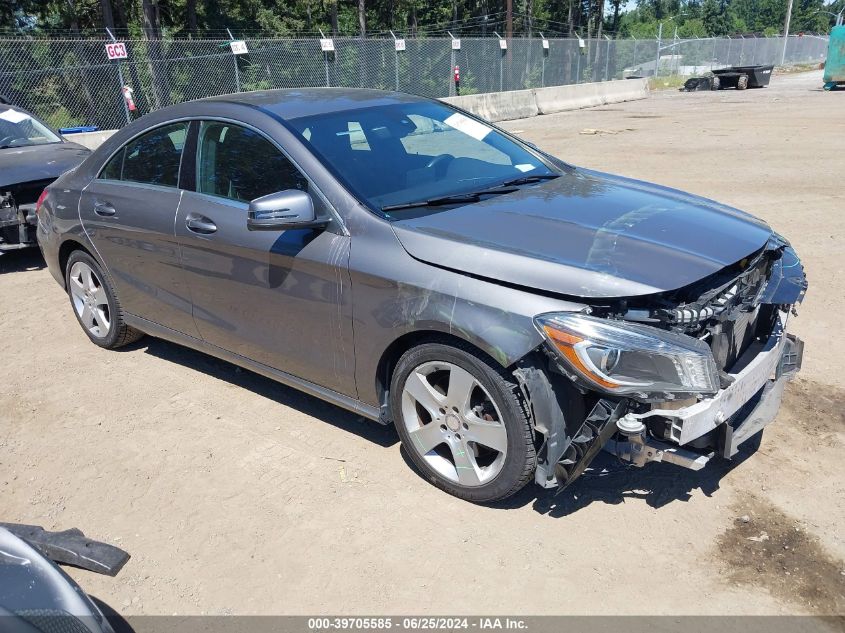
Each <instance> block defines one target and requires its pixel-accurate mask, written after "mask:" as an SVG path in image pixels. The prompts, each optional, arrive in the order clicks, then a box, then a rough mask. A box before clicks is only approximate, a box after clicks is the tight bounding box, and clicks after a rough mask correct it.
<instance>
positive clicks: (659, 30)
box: [654, 22, 663, 79]
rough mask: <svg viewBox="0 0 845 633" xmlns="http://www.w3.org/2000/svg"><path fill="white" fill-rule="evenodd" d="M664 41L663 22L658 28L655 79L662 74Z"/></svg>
mask: <svg viewBox="0 0 845 633" xmlns="http://www.w3.org/2000/svg"><path fill="white" fill-rule="evenodd" d="M662 39H663V22H660V24H659V25H658V27H657V58H656V59H655V60H654V77H655V79H656V78H657V75H658V74H659V73H660V43H661V40H662Z"/></svg>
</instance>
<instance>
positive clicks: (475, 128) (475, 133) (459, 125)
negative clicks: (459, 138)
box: [443, 112, 490, 141]
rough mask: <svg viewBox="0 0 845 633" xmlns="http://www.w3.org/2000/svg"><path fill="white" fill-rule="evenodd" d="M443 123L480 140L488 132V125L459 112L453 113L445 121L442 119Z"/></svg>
mask: <svg viewBox="0 0 845 633" xmlns="http://www.w3.org/2000/svg"><path fill="white" fill-rule="evenodd" d="M443 123H445V124H446V125H448V126H449V127H453V128H455V129H456V130H458V131H459V132H463V133H464V134H466V135H467V136H471V137H472V138H474V139H477V140H479V141H480V140H482V139H483V138H484V137H485V136H487V135H488V134H490V128H489V127H487V126H486V125H484V124H483V123H479V122H478V121H473V120H472V119H470V118H469V117H467V116H464V115H463V114H461V113H460V112H455V114H453V115H452V116H450V117H449V118H447V119H446V120H445V121H443Z"/></svg>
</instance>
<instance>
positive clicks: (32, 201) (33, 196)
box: [0, 179, 52, 253]
mask: <svg viewBox="0 0 845 633" xmlns="http://www.w3.org/2000/svg"><path fill="white" fill-rule="evenodd" d="M51 182H52V179H49V180H37V181H33V182H25V183H20V184H18V185H14V186H12V187H4V188H3V189H2V190H0V253H2V252H3V251H12V250H19V249H22V248H29V247H31V246H37V241H36V237H35V228H36V225H37V219H36V216H35V207H36V204H37V202H38V196H39V195H41V192H42V191H43V190H44V188H45V187H46V186H47V185H49V184H50V183H51Z"/></svg>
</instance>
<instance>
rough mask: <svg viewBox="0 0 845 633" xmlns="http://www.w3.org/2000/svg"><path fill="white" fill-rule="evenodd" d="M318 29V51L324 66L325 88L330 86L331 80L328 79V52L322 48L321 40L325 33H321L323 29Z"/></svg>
mask: <svg viewBox="0 0 845 633" xmlns="http://www.w3.org/2000/svg"><path fill="white" fill-rule="evenodd" d="M318 30H319V31H320V52H322V54H323V66H325V68H326V88H328V87H329V86H331V82H330V81H329V52H328V51H327V50H325V49H324V48H323V42H324V41H325V39H326V34H325V33H323V29H318Z"/></svg>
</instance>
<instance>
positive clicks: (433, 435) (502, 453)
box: [390, 343, 536, 502]
mask: <svg viewBox="0 0 845 633" xmlns="http://www.w3.org/2000/svg"><path fill="white" fill-rule="evenodd" d="M390 404H391V412H392V414H393V419H394V421H395V424H396V428H397V431H398V433H399V437H400V438H401V439H402V444H403V445H404V447H405V449H406V450H407V451H408V454H409V456H410V458H411V461H413V463H414V464H415V465H416V467H417V468H418V469H419V470H420V471H421V472H422V473H423V474H424V475H425V477H426V478H427V479H428V480H429V481H431V483H433V484H434V485H436V486H438V487H439V488H442V489H443V490H445V491H447V492H449V493H451V494H453V495H455V496H456V497H460V498H462V499H467V500H469V501H475V502H489V501H495V500H498V499H504V498H506V497H509V496H511V495H513V494H514V493H516V492H517V491H518V490H519V489H520V488H522V487H523V486H524V485H525V484H526V483H527V482H528V481H529V480H530V478H531V476H532V474H533V472H534V468H535V466H536V453H535V448H534V443H533V433H532V430H531V424H530V422H529V420H528V415H527V413H526V410H525V407H524V404H523V402H522V400H521V398H520V396H519V394H518V389H517V386H516V385H515V384H513V383H512V382H511V381H510V380H508V376H507V374H506V373H505V372H504V371H503V370H501V368H499V367H497V366H496V365H495V364H494V363H493V361H488V360H487V359H485V358H483V357H482V356H481V355H480V354H478V353H476V352H475V351H474V350H472V349H471V348H470V347H468V346H467V347H466V348H462V347H453V346H451V345H444V344H440V343H427V344H424V345H420V346H419V347H416V348H413V349H411V350H410V351H408V352H406V353H405V354H404V355H403V356H402V358H401V359H400V360H399V363H398V364H397V366H396V371H395V372H394V374H393V378H392V380H391V390H390Z"/></svg>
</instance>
